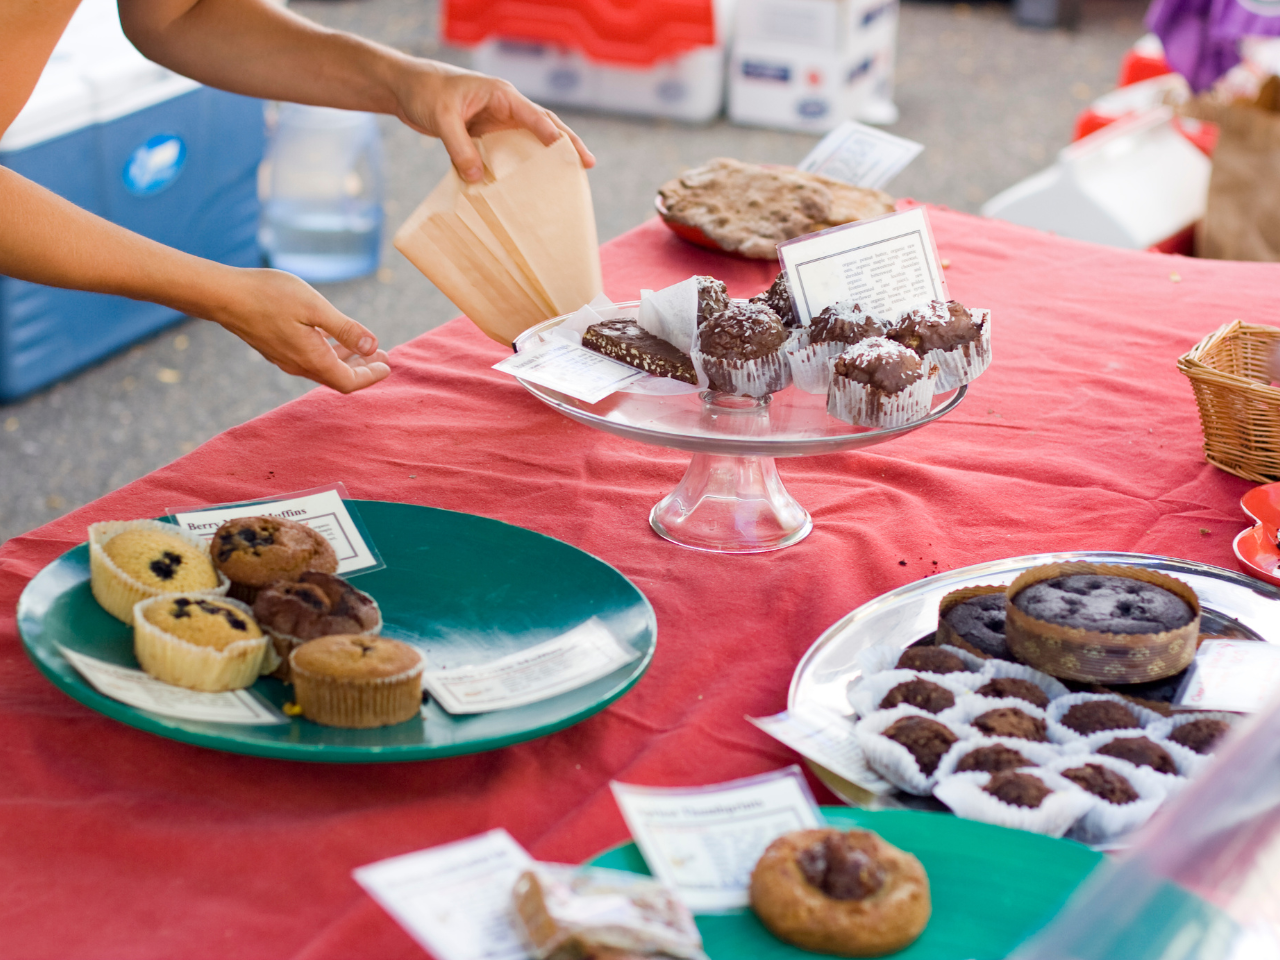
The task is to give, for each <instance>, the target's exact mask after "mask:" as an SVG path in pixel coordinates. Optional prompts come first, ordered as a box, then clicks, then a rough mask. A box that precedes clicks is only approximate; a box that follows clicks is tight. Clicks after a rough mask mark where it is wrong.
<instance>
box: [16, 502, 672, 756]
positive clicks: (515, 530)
mask: <svg viewBox="0 0 1280 960" xmlns="http://www.w3.org/2000/svg"><path fill="white" fill-rule="evenodd" d="M348 504H349V505H351V506H354V507H355V508H356V509H355V510H353V519H354V520H355V521H356V524H357V525H358V526H359V527H360V528H361V529H362V532H364V531H367V530H368V528H369V527H370V524H369V519H368V514H369V513H372V514H374V515H375V516H376V515H377V514H379V513H380V512H381V511H382V510H383V509H392V510H396V509H401V508H402V509H404V510H409V511H427V512H429V513H431V514H435V515H439V516H442V517H448V518H451V519H454V520H457V519H458V518H465V519H462V521H461V522H463V523H466V524H477V525H479V527H487V528H488V529H489V530H494V531H500V532H502V533H505V534H510V535H513V536H515V537H516V538H518V539H522V538H526V537H527V538H535V539H533V540H530V541H529V542H531V543H535V542H537V541H545V544H543V545H544V546H545V545H546V544H552V545H554V546H551V547H549V549H550V551H551V552H553V553H554V552H558V551H560V550H562V549H563V550H567V551H571V552H572V554H579V555H581V557H583V558H585V559H586V560H589V561H591V562H592V563H593V564H596V565H598V566H599V567H600V568H603V569H604V570H607V571H608V572H609V573H610V574H612V575H613V576H615V577H617V578H618V579H619V580H620V581H621V582H622V583H623V584H625V585H626V587H627V588H629V589H630V591H631V592H632V593H634V598H633V602H634V605H635V606H636V607H637V608H640V607H642V608H643V614H644V620H645V625H644V629H643V631H642V633H641V634H640V635H639V637H637V638H634V639H633V640H632V643H633V645H635V646H636V647H637V648H639V652H640V656H639V658H638V659H636V660H634V661H632V663H631V664H629V665H628V666H627V668H626V669H627V673H626V675H625V676H624V677H622V678H621V680H620V682H618V683H617V684H616V685H614V686H613V687H611V688H610V689H609V690H608V691H607V692H606V693H605V694H604V695H602V696H601V697H599V698H598V699H596V700H595V701H594V702H592V703H591V704H589V705H587V706H585V707H583V708H582V709H578V710H574V711H573V712H571V713H568V714H565V715H563V716H559V717H557V718H556V719H554V720H552V721H550V722H547V723H542V724H538V725H533V726H529V727H527V728H524V729H521V730H518V731H514V732H512V733H510V734H506V735H502V736H496V737H492V738H490V739H487V740H485V741H483V742H468V743H461V744H442V745H430V744H423V743H413V744H400V745H390V746H376V747H368V746H334V745H327V744H300V743H281V742H277V741H270V740H240V739H229V738H228V733H227V731H226V728H227V727H230V726H232V725H230V724H223V725H218V724H204V726H207V727H215V728H217V727H220V728H222V730H223V732H222V733H205V732H200V731H195V730H190V729H187V728H186V727H184V724H191V723H194V721H184V720H178V719H175V718H170V717H165V716H161V715H158V714H153V713H148V712H146V711H143V710H140V709H138V708H135V707H131V706H129V705H128V704H125V703H122V702H120V701H118V700H114V699H112V698H110V697H107V696H105V695H103V694H101V693H99V692H98V691H97V690H96V689H94V688H93V687H92V686H91V685H90V684H89V683H88V682H87V681H86V680H85V679H84V678H83V677H82V676H81V675H80V674H79V673H78V672H77V671H76V670H75V668H74V667H72V666H71V665H70V664H69V663H68V662H67V661H66V659H65V658H64V657H63V656H62V655H61V653H60V652H58V651H57V650H56V647H55V646H54V642H53V641H49V640H45V639H44V638H43V637H41V636H39V634H42V633H43V626H42V625H41V624H40V622H39V621H38V620H37V618H36V617H35V616H34V615H33V614H32V613H31V610H30V607H31V605H32V599H31V592H32V591H33V590H39V589H41V588H42V583H41V580H42V578H44V577H48V576H51V575H52V572H53V571H55V569H57V568H60V567H62V566H66V565H67V564H68V563H74V562H76V561H77V560H80V559H81V557H82V558H83V560H82V563H81V565H82V566H83V568H84V576H83V577H81V578H79V579H77V580H76V582H75V583H70V584H67V585H65V586H64V591H65V590H66V589H73V588H75V587H77V586H80V585H81V584H83V585H84V587H85V590H86V592H87V581H88V544H87V542H86V543H81V544H79V545H78V546H76V547H73V548H72V549H70V550H68V551H67V552H65V553H63V554H61V555H60V556H59V557H57V558H56V559H55V560H53V561H51V562H50V563H49V564H48V565H46V566H45V567H44V568H42V569H41V570H40V572H39V573H37V574H36V575H35V577H33V578H32V579H31V581H30V582H29V583H28V584H27V585H26V587H24V588H23V591H22V595H21V596H20V597H19V599H18V606H17V624H18V632H19V635H20V636H21V638H22V644H23V648H24V650H25V651H26V653H27V656H28V658H29V659H30V660H31V661H32V662H33V663H34V664H35V666H36V668H37V669H38V670H39V671H40V672H41V673H42V674H44V676H45V677H46V678H47V679H48V680H49V681H50V682H52V683H53V684H54V686H56V687H57V688H58V689H59V690H61V691H62V692H63V693H65V694H67V695H68V696H70V697H71V698H72V699H74V700H76V701H78V702H80V703H82V704H83V705H85V706H87V707H89V708H90V709H91V710H94V711H96V712H98V713H100V714H102V715H104V716H107V717H110V718H111V719H113V720H117V721H119V722H121V723H124V724H126V725H127V726H131V727H134V728H135V729H138V730H143V731H145V732H147V733H153V734H156V735H158V736H161V737H164V738H166V739H170V740H176V741H179V742H182V743H188V744H193V745H196V746H201V747H207V748H210V749H214V750H220V751H223V752H227V753H236V754H242V755H248V756H256V757H267V758H274V759H286V760H301V761H312V762H323V763H387V762H402V761H412V760H431V759H438V758H443V757H450V756H465V755H470V754H474V753H482V752H486V751H489V750H497V749H501V748H502V747H507V746H512V745H514V744H518V743H523V742H526V741H529V740H533V739H537V738H538V737H543V736H547V735H548V734H552V733H555V732H557V731H559V730H563V729H565V728H566V727H570V726H573V725H574V724H576V723H579V722H581V721H583V720H585V719H587V718H589V717H591V716H594V715H595V714H596V713H599V712H600V711H602V710H604V709H605V708H606V707H608V706H609V705H610V704H611V703H613V702H614V701H616V700H617V699H618V698H619V697H621V696H622V695H623V694H625V693H626V692H627V691H629V690H630V689H631V688H632V687H633V686H635V684H636V683H637V682H639V680H640V678H641V677H642V676H643V675H644V674H645V672H646V670H648V667H649V664H650V663H651V662H652V660H653V655H654V650H655V648H656V645H657V617H656V615H655V614H654V611H653V606H652V604H650V603H649V600H648V598H647V597H646V596H645V595H644V594H643V593H642V592H641V591H640V589H639V588H638V587H636V585H635V584H634V583H632V582H631V581H630V580H629V579H628V578H627V577H626V576H624V575H623V574H622V573H621V571H619V570H618V569H617V568H616V567H614V566H613V565H612V564H609V563H606V562H605V561H603V560H601V559H600V558H599V557H596V556H593V555H592V554H589V553H587V552H586V551H585V550H581V549H579V548H578V547H575V546H573V545H572V544H568V543H565V542H564V541H563V540H559V539H556V538H555V537H550V536H547V535H545V534H541V533H537V532H535V531H532V530H527V529H525V528H523V527H518V526H515V525H513V524H508V523H504V522H503V521H500V520H494V519H491V518H488V517H481V516H476V515H474V514H466V513H461V512H458V511H453V510H444V509H441V508H438V507H427V506H419V505H416V504H405V503H397V502H393V501H383V500H349V501H348ZM490 525H491V526H490ZM373 526H377V525H376V524H374V525H373ZM374 542H375V544H376V545H377V546H378V547H379V550H381V551H382V552H383V555H384V559H386V553H387V551H386V549H385V547H384V544H383V543H380V542H379V541H378V540H376V539H375V540H374ZM368 575H369V576H373V575H376V573H373V574H368ZM355 585H356V586H361V580H360V579H356V581H355ZM361 588H362V589H365V588H364V587H361ZM370 592H372V591H370ZM375 599H377V596H376V595H375ZM104 616H106V614H105V612H104ZM115 622H116V623H119V622H118V621H115ZM119 627H120V628H121V629H126V630H127V629H128V628H127V627H125V626H124V625H123V624H119ZM539 642H540V641H539ZM46 658H49V660H46ZM50 661H52V662H50ZM618 673H620V671H615V673H614V674H610V675H609V676H610V677H612V676H615V675H616V674H618ZM267 679H268V678H262V679H260V680H259V681H258V684H255V687H254V688H251V689H256V688H257V686H258V685H259V684H262V683H263V682H264V681H266V680H267ZM603 679H607V678H602V680H597V681H594V684H592V685H595V684H600V683H602V681H603ZM271 682H278V681H271ZM589 686H590V685H589ZM575 692H576V691H569V692H568V693H566V694H561V695H560V696H563V697H570V696H572V695H573V694H574V693H575ZM556 699H559V698H558V697H557V698H552V699H550V700H547V701H542V703H543V704H553V703H554V702H555V700H556ZM530 706H538V705H537V704H533V705H530ZM519 709H524V710H527V709H529V707H524V708H519ZM303 722H306V721H302V720H300V719H295V720H293V721H291V724H298V723H303ZM410 722H414V721H410ZM400 726H403V725H400ZM236 729H237V731H244V730H254V729H262V727H253V726H239V725H236ZM320 729H321V730H322V731H324V732H328V731H330V730H336V728H320ZM380 729H381V730H397V729H398V727H384V728H380ZM337 732H339V733H346V732H348V731H337ZM351 732H354V733H357V734H361V735H367V734H370V733H372V732H373V731H351Z"/></svg>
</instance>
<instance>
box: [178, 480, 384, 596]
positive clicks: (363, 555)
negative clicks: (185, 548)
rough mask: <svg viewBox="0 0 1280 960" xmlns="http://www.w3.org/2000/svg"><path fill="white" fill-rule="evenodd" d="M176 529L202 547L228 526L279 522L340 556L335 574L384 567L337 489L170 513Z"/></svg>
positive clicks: (342, 490)
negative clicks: (315, 536) (248, 520)
mask: <svg viewBox="0 0 1280 960" xmlns="http://www.w3.org/2000/svg"><path fill="white" fill-rule="evenodd" d="M169 516H170V517H172V518H173V521H174V523H176V524H178V526H180V527H182V529H184V530H188V531H190V532H191V533H193V534H195V535H196V536H197V537H200V538H201V539H202V540H204V541H205V542H206V543H207V542H209V541H210V540H212V539H213V534H214V532H215V531H216V530H217V529H218V527H220V526H222V524H224V523H226V522H227V521H228V520H236V519H239V518H240V517H248V516H259V517H262V516H269V517H283V518H284V519H286V520H292V521H294V522H295V523H301V524H304V525H305V526H308V527H310V528H311V529H312V530H315V531H316V532H317V533H320V534H322V535H323V536H324V538H325V539H326V540H328V541H329V543H330V544H331V545H332V546H333V550H334V553H336V554H337V556H338V570H337V572H338V574H339V575H341V576H351V575H352V574H356V573H369V572H371V571H373V570H381V569H382V568H383V567H385V566H386V564H384V563H383V562H382V557H381V556H379V554H378V550H377V548H376V547H375V546H374V545H373V541H372V540H371V539H370V538H369V536H368V534H367V533H366V532H365V530H364V524H362V523H361V522H360V514H359V512H358V511H357V510H356V508H355V505H354V504H353V503H352V502H351V501H350V499H349V498H348V497H347V489H346V487H344V486H343V485H342V484H341V483H333V484H329V485H328V486H325V487H316V488H314V489H312V490H302V491H299V492H298V493H291V494H287V495H286V496H284V497H273V498H272V499H270V500H243V501H240V502H239V503H227V504H221V505H219V506H214V507H188V508H182V509H171V510H170V511H169Z"/></svg>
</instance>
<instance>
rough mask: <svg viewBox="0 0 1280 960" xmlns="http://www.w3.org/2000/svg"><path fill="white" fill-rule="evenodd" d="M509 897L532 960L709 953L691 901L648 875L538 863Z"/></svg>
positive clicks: (698, 958)
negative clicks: (694, 915)
mask: <svg viewBox="0 0 1280 960" xmlns="http://www.w3.org/2000/svg"><path fill="white" fill-rule="evenodd" d="M512 897H513V899H514V902H515V912H516V917H517V919H518V921H519V922H518V923H517V925H516V926H517V927H518V929H519V930H520V932H521V936H522V937H523V939H524V941H525V946H526V947H527V948H528V950H529V954H530V956H532V957H534V958H535V960H579V958H581V957H595V956H599V955H616V954H619V953H623V954H630V955H633V956H667V957H675V958H678V960H706V954H705V953H703V952H702V936H701V935H700V934H699V933H698V928H697V926H695V925H694V922H693V915H692V914H691V913H690V912H689V909H688V907H686V906H685V905H684V904H683V903H681V902H680V901H679V900H678V899H676V896H675V894H674V893H672V892H671V891H670V890H668V889H667V888H666V887H664V886H663V885H662V884H661V883H659V882H658V881H656V880H653V879H650V878H648V877H641V876H638V875H636V874H634V873H626V872H624V871H621V870H605V869H601V868H592V867H569V866H561V865H558V864H546V863H539V864H537V865H536V866H534V867H533V868H532V869H530V870H526V871H525V872H524V873H522V874H521V875H520V876H519V878H518V879H517V880H516V884H515V887H514V889H513V890H512Z"/></svg>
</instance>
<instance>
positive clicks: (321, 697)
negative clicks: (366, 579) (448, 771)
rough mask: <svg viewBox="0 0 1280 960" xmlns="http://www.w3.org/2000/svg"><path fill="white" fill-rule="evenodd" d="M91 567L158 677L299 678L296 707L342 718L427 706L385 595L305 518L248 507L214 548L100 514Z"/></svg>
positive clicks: (402, 714) (142, 661) (391, 718)
mask: <svg viewBox="0 0 1280 960" xmlns="http://www.w3.org/2000/svg"><path fill="white" fill-rule="evenodd" d="M89 569H90V588H91V590H92V592H93V596H94V599H96V600H97V601H98V603H99V604H100V605H101V606H102V607H103V609H105V610H106V611H107V612H108V613H110V614H111V615H112V616H114V617H116V618H117V619H119V620H122V621H124V622H125V623H127V624H130V625H131V626H132V627H133V645H134V654H135V656H136V657H137V660H138V664H139V665H140V666H141V667H142V669H143V670H144V671H146V672H147V673H148V674H149V675H150V676H152V677H155V678H156V679H157V680H161V681H163V682H165V683H169V684H173V685H175V686H179V687H185V688H187V689H190V690H202V691H210V692H216V691H227V690H238V689H243V688H245V687H248V686H250V685H251V684H253V683H254V681H256V680H257V679H258V677H259V676H263V675H272V676H275V677H278V678H279V679H281V680H283V681H285V682H286V683H291V684H292V685H293V689H294V700H295V701H296V713H298V714H301V716H302V717H304V718H305V719H307V720H310V721H312V722H314V723H319V724H324V725H326V726H334V727H348V728H370V727H380V726H389V725H391V724H396V723H402V722H403V721H405V720H408V719H410V718H411V717H414V716H416V715H417V714H418V712H419V711H420V709H421V707H422V685H421V676H422V672H423V670H424V668H425V663H424V660H423V657H422V654H421V653H420V652H419V651H418V650H416V649H414V648H413V647H412V646H410V645H409V644H406V643H401V642H399V641H396V640H390V639H387V638H384V637H381V636H379V631H380V630H381V628H382V616H381V614H380V612H379V610H378V605H377V603H376V602H375V601H374V599H373V598H372V597H370V596H369V595H368V594H366V593H363V592H361V591H360V590H357V589H356V588H355V587H353V586H351V585H350V584H349V583H347V582H346V581H345V580H343V579H342V578H341V577H339V576H337V574H336V571H337V569H338V560H337V556H336V555H335V553H334V551H333V547H332V546H330V544H329V542H328V541H327V540H326V539H325V538H324V537H323V536H322V535H321V534H319V533H317V532H316V531H315V530H312V529H311V528H309V527H307V526H305V525H303V524H301V523H296V522H294V521H292V520H287V519H283V518H279V517H240V518H237V519H235V520H229V521H227V522H226V523H224V524H222V526H220V527H219V528H218V530H217V532H216V533H215V534H214V536H213V540H212V541H211V543H210V544H209V545H208V546H206V545H205V543H204V542H203V541H202V540H201V539H200V538H199V537H196V536H194V535H193V534H190V533H188V532H187V531H185V530H182V529H181V528H179V527H177V526H174V525H173V524H169V523H163V522H161V521H158V520H130V521H110V522H105V523H95V524H92V525H91V526H90V527H89ZM288 709H289V708H286V711H287V712H288Z"/></svg>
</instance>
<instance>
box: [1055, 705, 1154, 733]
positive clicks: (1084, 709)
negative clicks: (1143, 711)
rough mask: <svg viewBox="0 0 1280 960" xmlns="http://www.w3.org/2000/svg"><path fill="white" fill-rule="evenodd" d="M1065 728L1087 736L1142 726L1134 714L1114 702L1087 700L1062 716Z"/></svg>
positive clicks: (1073, 706)
mask: <svg viewBox="0 0 1280 960" xmlns="http://www.w3.org/2000/svg"><path fill="white" fill-rule="evenodd" d="M1060 722H1061V723H1062V725H1063V726H1064V727H1067V728H1068V729H1070V730H1074V731H1075V732H1076V733H1080V734H1083V735H1085V736H1086V737H1087V736H1088V735H1089V734H1091V733H1099V732H1100V731H1102V730H1132V729H1136V728H1138V727H1141V726H1142V723H1141V722H1140V721H1139V720H1138V718H1137V716H1135V715H1134V712H1133V711H1132V710H1130V709H1129V708H1128V707H1126V706H1125V705H1124V704H1123V703H1117V702H1116V701H1114V700H1086V701H1085V702H1084V703H1077V704H1074V705H1072V707H1071V708H1070V709H1069V710H1068V711H1067V712H1066V713H1064V714H1063V715H1062V720H1061V721H1060Z"/></svg>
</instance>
